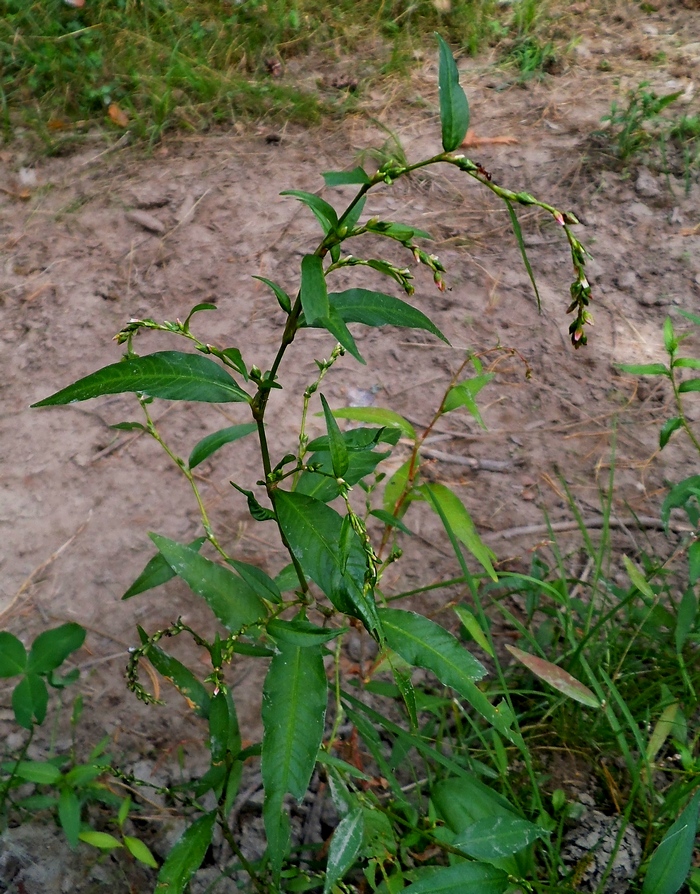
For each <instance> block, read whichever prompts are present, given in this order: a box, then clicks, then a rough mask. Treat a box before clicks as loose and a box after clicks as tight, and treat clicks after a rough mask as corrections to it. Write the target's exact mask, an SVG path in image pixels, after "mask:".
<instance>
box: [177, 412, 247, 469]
mask: <svg viewBox="0 0 700 894" xmlns="http://www.w3.org/2000/svg"><path fill="white" fill-rule="evenodd" d="M257 429H258V426H257V425H256V424H255V423H254V422H244V423H243V424H242V425H231V426H229V428H222V429H220V430H219V431H215V432H213V433H212V434H210V435H207V436H206V438H202V440H201V441H199V443H198V444H196V445H195V447H194V448H193V450H192V453H190V458H189V459H188V460H187V465H188V466H189V467H190V469H194V468H195V466H198V465H199V464H200V463H203V462H204V460H205V459H208V458H209V457H210V456H211V455H212V453H215V452H216V451H217V450H218V449H219V448H220V447H223V446H224V444H230V443H231V442H232V441H237V440H238V439H239V438H245V436H246V435H251V434H253V432H254V431H257Z"/></svg>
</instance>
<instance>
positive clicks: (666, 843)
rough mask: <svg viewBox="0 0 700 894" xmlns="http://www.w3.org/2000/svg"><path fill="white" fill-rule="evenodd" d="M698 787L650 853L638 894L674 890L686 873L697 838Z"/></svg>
mask: <svg viewBox="0 0 700 894" xmlns="http://www.w3.org/2000/svg"><path fill="white" fill-rule="evenodd" d="M699 813H700V791H699V792H696V793H695V794H694V795H693V797H692V798H691V799H690V802H689V803H688V806H687V807H686V808H685V810H684V811H683V813H681V815H680V816H679V817H678V819H677V820H676V821H675V823H674V824H673V825H672V826H671V828H670V829H669V830H668V832H667V833H666V834H665V835H664V837H663V839H662V840H661V844H659V846H658V847H657V848H656V850H655V851H654V853H653V854H652V855H651V860H650V861H649V868H648V869H647V874H646V876H645V878H644V885H643V887H642V894H676V892H677V891H679V890H680V889H681V886H682V885H683V882H684V881H685V880H686V878H687V876H688V872H689V871H690V867H691V865H692V861H693V848H694V846H695V844H696V841H697V838H696V836H697V831H698V814H699Z"/></svg>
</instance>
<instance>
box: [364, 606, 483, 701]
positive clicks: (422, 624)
mask: <svg viewBox="0 0 700 894" xmlns="http://www.w3.org/2000/svg"><path fill="white" fill-rule="evenodd" d="M377 611H378V614H379V617H380V620H381V622H382V627H383V628H384V633H385V635H386V640H387V644H388V645H389V647H390V648H392V649H393V650H394V652H397V653H398V654H399V655H400V656H401V657H402V658H403V659H404V661H407V662H408V663H409V664H411V665H413V666H414V667H424V668H426V669H427V670H430V671H432V672H433V673H434V674H435V676H436V677H437V678H438V680H440V682H441V683H444V685H445V686H451V687H452V688H453V689H454V690H455V691H456V692H459V693H460V694H462V691H463V689H464V683H465V681H466V682H467V683H469V684H473V683H474V681H475V680H481V678H482V677H483V676H484V675H485V674H486V669H485V668H484V666H483V665H482V664H481V663H480V662H479V661H477V660H476V658H474V656H473V655H470V654H469V652H467V650H466V649H464V648H463V647H462V646H461V645H460V644H459V642H458V641H457V640H456V639H455V637H454V636H452V634H451V633H448V631H447V630H445V629H444V627H440V625H439V624H436V623H435V622H434V621H430V620H429V619H428V618H425V617H423V616H422V615H418V614H416V613H415V612H407V611H404V610H403V609H397V608H380V609H378V610H377ZM465 697H466V696H465Z"/></svg>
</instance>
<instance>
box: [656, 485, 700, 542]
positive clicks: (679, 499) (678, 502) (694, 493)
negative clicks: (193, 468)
mask: <svg viewBox="0 0 700 894" xmlns="http://www.w3.org/2000/svg"><path fill="white" fill-rule="evenodd" d="M693 498H695V500H698V499H700V475H691V476H690V477H689V478H685V479H684V480H683V481H680V482H679V483H678V484H677V485H676V486H675V487H672V488H671V490H670V491H669V493H668V495H667V497H666V499H665V500H664V502H663V505H662V506H661V521H662V522H663V525H664V527H665V528H666V531H667V533H668V522H669V518H670V515H671V510H672V509H680V508H685V507H686V504H688V503H689V502H690V501H691V500H692V499H693ZM686 511H687V510H686Z"/></svg>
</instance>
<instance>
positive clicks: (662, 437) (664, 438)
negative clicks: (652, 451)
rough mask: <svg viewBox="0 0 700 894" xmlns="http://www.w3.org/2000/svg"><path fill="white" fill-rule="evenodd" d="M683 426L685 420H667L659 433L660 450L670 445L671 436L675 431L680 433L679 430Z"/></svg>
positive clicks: (677, 417) (672, 418)
mask: <svg viewBox="0 0 700 894" xmlns="http://www.w3.org/2000/svg"><path fill="white" fill-rule="evenodd" d="M682 425H683V420H682V419H681V418H680V417H679V416H672V417H671V419H667V420H666V421H665V422H664V424H663V425H662V426H661V431H660V432H659V449H660V450H663V449H664V447H665V446H666V445H667V444H668V442H669V440H670V438H671V435H672V434H673V433H674V431H678V429H679V428H680V427H681V426H682Z"/></svg>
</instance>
